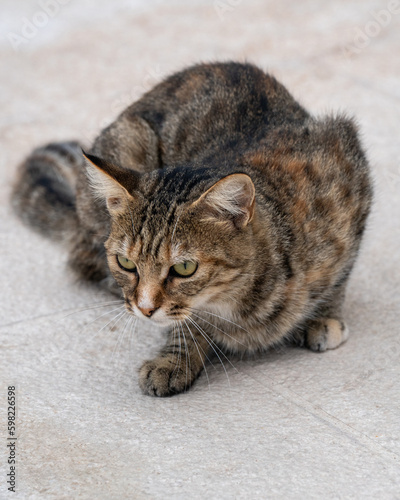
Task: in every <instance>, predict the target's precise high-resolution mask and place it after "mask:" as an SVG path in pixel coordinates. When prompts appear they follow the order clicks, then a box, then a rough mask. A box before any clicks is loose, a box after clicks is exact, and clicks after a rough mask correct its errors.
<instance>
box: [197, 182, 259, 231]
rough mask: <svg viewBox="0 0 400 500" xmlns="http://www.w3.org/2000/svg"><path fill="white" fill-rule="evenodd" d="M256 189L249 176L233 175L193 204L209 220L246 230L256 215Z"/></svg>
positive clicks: (214, 186)
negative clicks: (230, 224) (231, 224)
mask: <svg viewBox="0 0 400 500" xmlns="http://www.w3.org/2000/svg"><path fill="white" fill-rule="evenodd" d="M254 206H255V188H254V184H253V181H252V180H251V179H250V177H249V176H248V175H247V174H231V175H228V176H227V177H224V178H223V179H221V180H220V181H218V182H216V183H215V184H214V185H213V186H211V187H210V188H209V189H208V190H207V191H206V192H205V193H204V194H202V195H201V196H200V198H198V199H197V200H196V201H195V202H194V203H193V204H192V207H193V208H198V209H200V210H201V211H202V212H203V216H206V218H207V219H215V220H216V221H220V222H224V223H233V224H234V226H235V227H237V228H238V229H240V228H244V227H245V226H247V224H248V223H249V222H250V221H251V219H252V218H253V215H254Z"/></svg>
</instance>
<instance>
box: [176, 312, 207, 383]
mask: <svg viewBox="0 0 400 500" xmlns="http://www.w3.org/2000/svg"><path fill="white" fill-rule="evenodd" d="M183 321H184V323H185V325H186V328H187V329H188V331H189V333H190V336H191V337H192V340H193V343H194V345H195V347H196V349H197V352H198V354H199V358H200V359H201V362H202V363H203V368H204V373H205V375H206V378H207V384H208V390H210V379H209V377H208V372H207V368H206V364H205V362H204V358H203V356H202V355H201V354H200V350H199V347H200V349H201V351H202V353H203V355H204V357H205V358H206V359H207V360H208V361H209V362H210V363H211V364H212V362H211V361H210V360H209V359H208V356H207V354H206V353H205V352H204V349H203V348H202V347H201V345H200V344H199V343H198V342H197V340H196V337H195V336H194V335H193V333H192V331H191V329H190V327H189V325H188V324H187V321H186V320H183ZM212 365H213V364H212ZM213 366H214V365H213Z"/></svg>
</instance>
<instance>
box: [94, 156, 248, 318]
mask: <svg viewBox="0 0 400 500" xmlns="http://www.w3.org/2000/svg"><path fill="white" fill-rule="evenodd" d="M86 160H87V162H86V163H87V173H88V178H89V181H90V183H91V186H92V188H93V190H94V192H95V194H96V196H97V197H98V198H99V199H101V200H102V202H103V203H104V204H105V206H106V208H107V210H108V212H109V214H110V216H111V231H110V235H109V238H108V240H107V241H106V243H105V247H106V250H107V259H108V264H109V267H110V270H111V273H112V275H113V276H114V278H115V280H116V282H117V283H118V285H119V286H120V287H121V288H122V291H123V295H124V297H125V302H126V307H127V309H128V310H129V311H130V312H132V313H133V314H134V315H136V316H138V317H141V318H150V319H151V320H152V321H154V322H155V323H158V324H160V325H170V324H173V321H179V320H183V319H185V318H187V317H188V316H190V314H191V312H195V311H196V310H200V309H202V308H203V307H205V306H206V307H207V306H209V307H214V308H215V307H216V308H218V307H219V308H221V309H224V308H225V309H226V308H228V307H232V304H235V303H237V302H238V301H239V299H240V290H241V289H243V286H240V285H243V282H245V281H246V279H247V278H246V269H247V268H248V264H249V263H250V262H251V260H252V257H253V255H252V253H253V247H252V244H251V240H252V235H253V230H252V222H251V221H252V219H253V216H254V209H255V189H254V185H253V182H252V181H251V179H250V177H249V176H248V175H246V174H243V173H235V174H231V175H227V176H225V177H222V178H220V179H215V178H212V176H211V172H210V171H208V170H207V169H204V168H203V169H201V168H198V169H196V168H185V167H180V168H174V169H172V168H166V169H162V170H156V171H153V172H150V173H145V174H140V173H138V172H134V171H131V170H127V169H124V168H121V167H118V166H115V165H112V164H110V163H108V162H105V161H104V160H100V159H99V158H97V157H94V156H90V155H87V157H86ZM239 282H240V283H239ZM235 297H236V298H235Z"/></svg>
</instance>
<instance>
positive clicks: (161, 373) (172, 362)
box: [139, 357, 195, 396]
mask: <svg viewBox="0 0 400 500" xmlns="http://www.w3.org/2000/svg"><path fill="white" fill-rule="evenodd" d="M194 378H195V377H193V375H192V373H190V371H189V373H188V371H187V370H186V367H185V366H184V367H181V366H180V365H179V364H178V362H177V360H176V359H168V358H161V357H160V358H156V359H153V360H152V361H146V362H144V363H143V365H142V367H141V368H140V370H139V385H140V388H141V389H142V391H143V392H144V394H148V395H150V396H172V395H174V394H178V393H179V392H183V391H185V390H186V389H188V388H189V387H190V385H191V384H192V382H193V380H194Z"/></svg>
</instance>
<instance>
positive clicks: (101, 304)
mask: <svg viewBox="0 0 400 500" xmlns="http://www.w3.org/2000/svg"><path fill="white" fill-rule="evenodd" d="M123 303H124V300H123V299H119V300H112V301H109V302H98V303H93V304H88V305H87V306H84V307H79V308H74V310H73V311H72V312H70V313H68V314H66V315H65V316H62V317H61V318H60V319H65V318H68V317H69V316H73V315H74V314H79V313H81V312H85V311H91V310H92V309H100V308H101V307H109V306H114V305H116V304H123Z"/></svg>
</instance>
